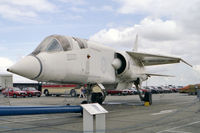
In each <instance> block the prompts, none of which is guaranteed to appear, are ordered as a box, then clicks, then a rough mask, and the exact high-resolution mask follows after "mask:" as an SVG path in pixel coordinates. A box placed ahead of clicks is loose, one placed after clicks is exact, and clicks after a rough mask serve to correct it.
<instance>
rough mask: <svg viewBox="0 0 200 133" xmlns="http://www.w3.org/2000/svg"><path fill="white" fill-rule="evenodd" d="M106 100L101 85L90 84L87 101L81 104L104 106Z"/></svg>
mask: <svg viewBox="0 0 200 133" xmlns="http://www.w3.org/2000/svg"><path fill="white" fill-rule="evenodd" d="M105 98H106V94H105V92H104V90H102V89H101V87H100V86H99V85H97V84H96V85H94V84H88V85H87V101H82V103H81V104H86V103H99V104H102V103H103V101H104V100H105Z"/></svg>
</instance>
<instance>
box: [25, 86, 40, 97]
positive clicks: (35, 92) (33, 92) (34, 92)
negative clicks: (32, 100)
mask: <svg viewBox="0 0 200 133" xmlns="http://www.w3.org/2000/svg"><path fill="white" fill-rule="evenodd" d="M22 90H23V91H25V92H26V93H27V95H28V96H29V97H32V96H37V97H40V96H41V92H40V91H38V90H36V89H35V88H34V87H27V88H23V89H22Z"/></svg>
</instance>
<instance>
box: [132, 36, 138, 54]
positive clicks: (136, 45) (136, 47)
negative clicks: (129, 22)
mask: <svg viewBox="0 0 200 133" xmlns="http://www.w3.org/2000/svg"><path fill="white" fill-rule="evenodd" d="M137 50H138V34H136V36H135V44H134V46H133V49H132V51H135V52H137Z"/></svg>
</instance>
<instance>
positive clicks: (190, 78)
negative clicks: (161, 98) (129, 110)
mask: <svg viewBox="0 0 200 133" xmlns="http://www.w3.org/2000/svg"><path fill="white" fill-rule="evenodd" d="M51 34H61V35H68V36H75V37H80V38H85V39H90V40H93V41H97V42H100V43H103V44H104V45H107V46H111V47H113V48H115V49H117V50H131V49H132V47H133V45H134V40H135V36H136V34H138V35H139V49H138V51H139V52H148V53H153V54H164V55H171V56H178V57H181V58H183V59H184V60H186V61H187V62H189V63H190V64H192V65H193V68H191V67H189V66H187V65H185V64H183V63H181V64H176V65H165V66H154V67H150V68H147V70H148V71H150V72H151V73H160V74H168V75H175V76H176V77H174V78H163V77H153V78H151V79H149V80H148V81H147V84H148V85H166V84H175V85H187V84H195V83H200V58H199V56H200V1H199V0H190V1H188V0H95V1H94V0H0V73H6V68H7V67H9V66H11V65H12V64H14V63H15V62H16V61H18V60H20V59H21V58H22V57H24V56H26V55H27V54H29V53H31V52H32V51H33V50H34V49H35V48H36V46H37V45H38V44H39V43H40V42H41V41H42V40H43V39H44V37H46V36H48V35H51ZM14 82H32V81H30V80H27V79H24V78H22V77H19V76H16V75H14ZM145 84H146V83H145Z"/></svg>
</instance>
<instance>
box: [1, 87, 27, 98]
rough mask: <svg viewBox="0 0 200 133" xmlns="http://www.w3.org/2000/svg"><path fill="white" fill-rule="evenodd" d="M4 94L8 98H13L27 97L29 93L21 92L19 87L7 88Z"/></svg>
mask: <svg viewBox="0 0 200 133" xmlns="http://www.w3.org/2000/svg"><path fill="white" fill-rule="evenodd" d="M2 94H3V95H4V96H5V97H7V96H12V97H13V98H17V97H18V96H19V97H26V96H27V93H26V92H25V91H22V90H20V89H19V88H17V87H13V88H6V89H5V90H3V91H2Z"/></svg>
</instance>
